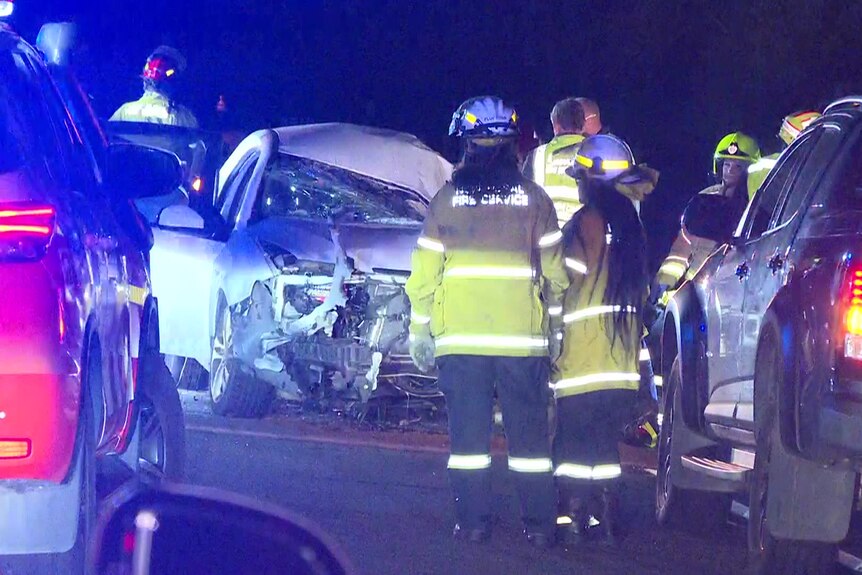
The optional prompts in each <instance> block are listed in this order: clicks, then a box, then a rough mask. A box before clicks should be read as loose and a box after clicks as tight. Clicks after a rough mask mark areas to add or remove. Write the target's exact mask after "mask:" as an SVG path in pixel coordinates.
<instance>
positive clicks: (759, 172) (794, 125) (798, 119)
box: [748, 110, 820, 200]
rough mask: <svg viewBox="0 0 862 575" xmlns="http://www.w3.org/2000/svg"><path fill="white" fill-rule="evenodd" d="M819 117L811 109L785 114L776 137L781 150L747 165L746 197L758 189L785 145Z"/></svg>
mask: <svg viewBox="0 0 862 575" xmlns="http://www.w3.org/2000/svg"><path fill="white" fill-rule="evenodd" d="M819 117H820V112H815V111H813V110H809V111H805V112H794V113H793V114H790V115H789V116H785V117H784V120H782V121H781V128H780V129H779V130H778V139H779V140H781V151H779V152H776V153H774V154H770V155H768V156H764V157H762V158H760V160H759V161H758V162H756V163H754V164H752V165H751V166H749V167H748V199H749V200H751V198H753V197H754V193H755V192H757V190H758V189H760V186H761V184H763V182H764V180H766V176H768V175H769V171H770V170H771V169H772V168H773V167H774V166H775V163H776V162H777V161H778V156H780V155H781V152H782V151H784V150H785V149H786V148H787V146H789V145H790V144H792V143H793V140H795V139H796V138H797V137H798V136H799V134H801V133H802V130H804V129H805V128H807V127H808V125H809V124H811V123H812V122H813V121H814V120H816V119H817V118H819Z"/></svg>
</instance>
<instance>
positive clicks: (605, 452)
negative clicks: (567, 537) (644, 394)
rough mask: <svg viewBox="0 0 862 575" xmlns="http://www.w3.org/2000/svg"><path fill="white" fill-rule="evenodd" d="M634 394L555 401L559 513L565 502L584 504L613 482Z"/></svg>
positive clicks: (619, 392) (618, 470)
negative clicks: (576, 501)
mask: <svg viewBox="0 0 862 575" xmlns="http://www.w3.org/2000/svg"><path fill="white" fill-rule="evenodd" d="M636 396H637V393H636V392H634V391H628V390H608V391H593V392H591V393H584V394H581V395H573V396H570V397H563V398H560V399H557V430H556V435H555V437H554V466H555V474H556V478H557V488H558V490H559V492H560V502H561V505H562V507H563V508H562V512H563V513H564V514H565V513H567V512H568V511H569V510H570V509H569V505H570V502H571V501H573V500H580V502H581V503H582V504H583V505H588V504H589V503H590V500H592V499H594V498H595V497H596V496H597V495H599V494H600V493H601V491H602V490H603V489H614V488H615V487H616V485H617V484H618V482H619V479H620V475H621V474H622V469H621V468H620V454H619V447H618V444H619V441H620V439H621V437H622V430H623V428H624V427H625V425H626V424H627V423H629V422H630V420H631V417H632V414H633V409H634V405H635V400H636Z"/></svg>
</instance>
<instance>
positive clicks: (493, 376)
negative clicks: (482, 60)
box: [407, 96, 569, 547]
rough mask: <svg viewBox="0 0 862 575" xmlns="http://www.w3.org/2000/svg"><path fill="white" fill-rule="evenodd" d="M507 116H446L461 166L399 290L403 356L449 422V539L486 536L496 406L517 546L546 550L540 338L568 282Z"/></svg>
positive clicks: (498, 103) (549, 207)
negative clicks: (406, 352) (521, 540)
mask: <svg viewBox="0 0 862 575" xmlns="http://www.w3.org/2000/svg"><path fill="white" fill-rule="evenodd" d="M517 119H518V117H517V114H516V113H515V110H514V109H512V108H511V107H509V106H508V105H506V104H505V103H504V102H503V101H502V100H501V99H500V98H497V97H494V96H482V97H478V98H471V99H469V100H467V101H466V102H464V103H463V104H462V105H461V106H460V107H459V108H458V110H457V111H456V112H455V114H454V116H453V118H452V123H451V126H450V128H449V133H450V135H453V136H457V137H459V138H460V139H461V142H462V148H463V156H462V160H461V162H460V164H459V165H458V166H457V167H456V170H455V172H454V173H453V176H452V182H451V183H448V184H446V186H444V187H443V188H442V189H441V190H440V192H439V193H438V194H437V195H436V196H435V197H434V199H433V200H432V202H431V206H430V207H429V212H428V216H427V218H426V219H425V224H424V228H423V231H422V233H421V235H420V237H419V239H418V240H417V247H416V249H415V250H414V252H413V267H412V273H411V275H410V278H409V280H408V281H407V295H408V296H409V298H410V304H411V308H412V312H411V322H410V355H411V357H412V358H413V361H414V363H415V364H416V366H417V367H418V368H419V369H421V370H423V371H426V372H427V371H430V370H431V369H432V368H433V367H434V364H435V357H436V365H437V368H438V370H439V385H440V389H441V390H442V391H443V393H444V395H445V397H446V404H447V409H448V414H449V434H450V439H451V454H450V456H449V462H448V469H449V476H450V480H451V485H452V489H453V492H454V498H455V515H456V521H457V522H456V525H455V530H454V534H455V536H456V537H458V538H465V539H467V540H469V541H472V542H481V541H484V540H486V539H487V538H488V537H489V536H490V530H491V516H492V497H491V476H490V467H491V453H490V447H491V427H492V418H493V416H492V412H493V402H494V393H495V391H496V393H497V395H498V396H499V400H500V403H501V407H502V411H503V421H504V425H505V428H506V435H507V439H508V444H509V457H508V463H509V469H510V470H511V471H512V472H513V473H514V474H515V479H516V485H517V490H518V495H519V498H520V501H521V508H522V517H523V521H524V526H525V534H526V536H527V539H528V541H530V542H531V543H532V544H534V545H536V546H539V547H546V546H548V545H550V544H552V543H553V538H552V537H553V534H554V517H555V504H556V497H555V494H554V486H553V476H552V462H551V458H550V445H549V429H548V416H547V407H548V376H549V373H548V372H549V362H548V355H549V341H548V331H549V323H550V321H551V318H550V317H549V312H548V311H546V310H548V309H549V308H554V309H551V312H553V313H555V314H556V317H557V318H559V317H560V313H561V311H562V308H561V307H560V306H559V305H558V304H559V302H560V301H561V300H560V298H561V297H562V294H563V291H564V290H565V288H566V286H567V285H568V282H569V277H568V274H567V273H566V270H565V267H564V265H563V259H562V251H561V240H562V237H563V236H562V233H561V232H560V230H559V228H558V226H557V217H556V213H555V212H554V206H553V203H552V202H551V200H550V198H548V196H547V194H545V192H544V191H543V190H542V189H541V188H540V187H538V186H536V185H535V184H534V183H532V182H530V181H529V180H527V179H526V178H524V177H523V176H522V175H521V174H520V172H519V170H518V164H517V157H516V142H517V135H518V123H517ZM543 299H544V301H542V300H543Z"/></svg>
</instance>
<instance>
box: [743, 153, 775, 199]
mask: <svg viewBox="0 0 862 575" xmlns="http://www.w3.org/2000/svg"><path fill="white" fill-rule="evenodd" d="M779 155H781V154H780V153H776V154H771V155H769V156H763V157H762V158H760V159H759V160H758V161H757V162H755V163H754V164H752V165H751V166H749V167H748V201H749V202H750V201H751V199H752V198H753V197H754V194H756V193H757V190H759V189H760V186H761V185H763V182H764V181H765V180H766V176H768V175H769V172H771V171H772V168H773V167H775V163H776V162H777V161H778V156H779Z"/></svg>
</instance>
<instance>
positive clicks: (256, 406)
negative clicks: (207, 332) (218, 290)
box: [209, 305, 275, 418]
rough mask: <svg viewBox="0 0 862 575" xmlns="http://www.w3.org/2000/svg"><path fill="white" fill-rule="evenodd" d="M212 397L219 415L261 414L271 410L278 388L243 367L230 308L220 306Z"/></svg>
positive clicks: (251, 416)
mask: <svg viewBox="0 0 862 575" xmlns="http://www.w3.org/2000/svg"><path fill="white" fill-rule="evenodd" d="M209 390H210V398H211V399H212V404H213V411H214V412H215V413H216V415H223V416H233V417H244V418H260V417H263V416H264V415H266V414H267V413H268V412H269V409H270V407H271V406H272V401H273V399H274V398H275V388H273V386H271V385H270V384H268V383H266V382H263V381H260V380H258V379H256V378H255V377H253V376H252V375H250V374H248V373H245V372H244V371H243V370H242V366H241V364H240V361H239V360H238V359H237V358H236V357H234V356H233V329H232V318H231V312H230V308H229V307H228V306H227V305H222V306H220V311H219V315H218V322H217V324H216V335H215V337H214V338H213V352H212V361H211V362H210V381H209Z"/></svg>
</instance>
